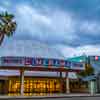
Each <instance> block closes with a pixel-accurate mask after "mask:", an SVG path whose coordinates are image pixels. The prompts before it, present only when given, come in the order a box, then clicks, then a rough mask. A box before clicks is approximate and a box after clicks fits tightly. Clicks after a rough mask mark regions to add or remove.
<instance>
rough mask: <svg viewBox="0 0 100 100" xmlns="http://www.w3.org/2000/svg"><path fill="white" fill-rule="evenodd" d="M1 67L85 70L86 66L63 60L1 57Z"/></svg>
mask: <svg viewBox="0 0 100 100" xmlns="http://www.w3.org/2000/svg"><path fill="white" fill-rule="evenodd" d="M1 66H29V67H30V66H31V67H34V66H35V67H38V66H42V67H49V66H50V67H52V68H60V67H64V68H67V69H80V70H83V69H84V68H85V67H84V64H83V63H78V62H71V61H68V60H62V59H48V58H33V57H1Z"/></svg>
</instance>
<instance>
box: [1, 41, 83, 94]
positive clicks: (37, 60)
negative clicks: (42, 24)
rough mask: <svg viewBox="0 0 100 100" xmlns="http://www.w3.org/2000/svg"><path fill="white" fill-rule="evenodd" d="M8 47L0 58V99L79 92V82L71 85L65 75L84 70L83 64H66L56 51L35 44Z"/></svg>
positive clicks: (70, 80) (77, 80) (20, 43)
mask: <svg viewBox="0 0 100 100" xmlns="http://www.w3.org/2000/svg"><path fill="white" fill-rule="evenodd" d="M24 43H25V44H24ZM9 46H10V47H9V48H8V46H6V45H5V49H4V51H3V52H2V54H1V57H0V94H1V95H43V94H46V93H47V94H53V93H70V92H72V91H73V86H74V87H75V86H76V87H78V89H79V88H80V80H79V79H78V78H76V79H75V81H73V80H72V79H71V78H69V77H68V73H69V72H76V73H77V72H79V71H82V70H84V68H85V67H84V62H77V63H76V62H71V61H68V60H66V58H65V57H63V56H62V55H61V53H60V52H58V51H57V50H56V49H54V48H51V47H48V46H47V45H44V44H40V43H37V42H36V43H31V42H30V41H17V42H16V41H15V42H14V44H10V45H9ZM0 49H1V48H0Z"/></svg>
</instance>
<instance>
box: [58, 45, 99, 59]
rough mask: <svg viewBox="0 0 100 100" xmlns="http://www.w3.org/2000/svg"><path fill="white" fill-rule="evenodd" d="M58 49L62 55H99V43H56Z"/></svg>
mask: <svg viewBox="0 0 100 100" xmlns="http://www.w3.org/2000/svg"><path fill="white" fill-rule="evenodd" d="M57 47H58V48H59V50H60V51H61V52H62V54H63V55H64V57H66V58H67V57H74V56H80V55H83V54H86V55H100V45H85V46H80V47H70V46H65V45H58V46H57Z"/></svg>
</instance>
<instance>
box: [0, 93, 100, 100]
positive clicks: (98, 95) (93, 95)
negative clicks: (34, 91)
mask: <svg viewBox="0 0 100 100" xmlns="http://www.w3.org/2000/svg"><path fill="white" fill-rule="evenodd" d="M72 97H100V94H92V95H91V94H52V95H49V94H48V95H46V96H0V99H1V100H2V99H40V98H41V99H43V98H44V99H46V98H72Z"/></svg>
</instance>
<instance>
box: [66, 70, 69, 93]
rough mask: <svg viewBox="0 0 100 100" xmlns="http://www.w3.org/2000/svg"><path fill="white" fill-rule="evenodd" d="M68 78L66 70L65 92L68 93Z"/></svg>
mask: <svg viewBox="0 0 100 100" xmlns="http://www.w3.org/2000/svg"><path fill="white" fill-rule="evenodd" d="M69 85H70V84H69V78H68V72H66V93H70V86H69Z"/></svg>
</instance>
